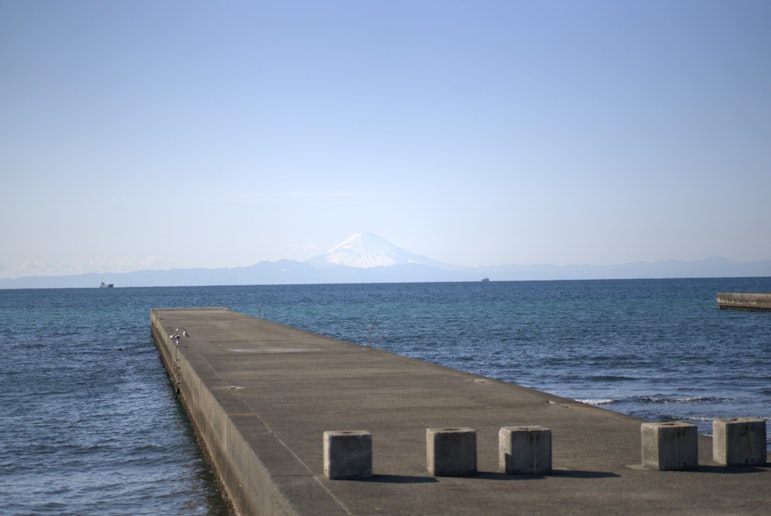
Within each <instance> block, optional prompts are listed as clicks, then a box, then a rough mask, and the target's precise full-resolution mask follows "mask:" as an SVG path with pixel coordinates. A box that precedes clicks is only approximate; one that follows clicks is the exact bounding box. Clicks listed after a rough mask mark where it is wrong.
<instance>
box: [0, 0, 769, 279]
mask: <svg viewBox="0 0 771 516" xmlns="http://www.w3.org/2000/svg"><path fill="white" fill-rule="evenodd" d="M0 180H1V183H0V277H16V276H22V275H38V274H57V275H58V274H70V273H79V272H123V271H129V270H136V269H143V268H170V267H226V266H242V265H251V264H254V263H256V262H258V261H262V260H276V259H280V258H289V259H298V260H299V259H306V258H309V257H311V256H314V255H317V254H320V253H321V252H324V251H326V250H327V249H329V248H331V247H333V246H334V245H336V244H337V243H339V242H340V241H342V240H343V239H345V238H346V237H348V236H350V235H351V234H352V233H356V232H371V233H374V234H376V235H379V236H381V237H383V238H385V239H387V240H389V241H391V242H393V243H395V244H397V245H399V246H401V247H403V248H405V249H407V250H409V251H411V252H414V253H417V254H422V255H425V256H429V257H431V258H433V259H436V260H439V261H443V262H447V263H453V264H457V265H469V266H475V265H495V264H523V265H524V264H536V263H552V264H558V265H565V264H615V263H625V262H630V261H640V260H642V261H655V260H663V259H683V260H696V259H701V258H705V257H709V256H716V255H719V256H724V257H726V258H732V259H735V260H742V261H753V260H766V259H771V2H769V1H767V0H758V1H750V0H724V1H709V0H693V1H689V0H665V1H657V0H644V1H623V2H619V1H616V0H607V1H592V0H582V1H572V0H570V1H549V0H544V1H535V0H529V1H516V0H503V1H487V0H475V1H452V0H436V1H422V0H404V1H401V0H389V1H362V0H356V1H334V0H329V1H313V2H311V1H291V0H289V1H287V0H283V1H276V2H261V1H258V0H250V1H243V2H241V1H222V2H220V1H217V2H214V1H210V2H199V1H189V0H180V1H158V0H131V1H117V0H116V1H101V0H92V1H79V0H68V1H66V2H64V1H58V0H55V1H44V0H35V1H30V0H0Z"/></svg>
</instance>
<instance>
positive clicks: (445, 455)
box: [426, 427, 477, 477]
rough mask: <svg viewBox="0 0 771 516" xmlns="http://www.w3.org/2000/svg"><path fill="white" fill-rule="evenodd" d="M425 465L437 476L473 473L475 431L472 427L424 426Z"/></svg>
mask: <svg viewBox="0 0 771 516" xmlns="http://www.w3.org/2000/svg"><path fill="white" fill-rule="evenodd" d="M426 467H427V469H428V472H429V473H431V474H432V475H435V476H438V477H454V476H462V475H475V474H476V472H477V433H476V431H475V430H474V429H473V428H466V427H461V428H426Z"/></svg>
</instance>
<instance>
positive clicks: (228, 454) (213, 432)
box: [150, 311, 297, 514]
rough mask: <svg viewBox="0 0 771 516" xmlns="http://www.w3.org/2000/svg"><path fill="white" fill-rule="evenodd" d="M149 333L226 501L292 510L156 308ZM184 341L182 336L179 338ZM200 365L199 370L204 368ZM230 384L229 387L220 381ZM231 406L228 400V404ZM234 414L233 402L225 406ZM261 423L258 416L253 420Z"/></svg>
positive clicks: (244, 509) (240, 510) (243, 510)
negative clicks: (173, 336)
mask: <svg viewBox="0 0 771 516" xmlns="http://www.w3.org/2000/svg"><path fill="white" fill-rule="evenodd" d="M150 319H151V328H152V333H153V338H154V340H155V343H156V345H157V346H158V349H159V350H160V353H161V357H162V359H163V362H164V364H165V366H166V369H167V371H168V372H169V377H170V379H171V380H172V382H174V383H175V389H176V390H177V394H178V397H179V400H180V402H181V403H182V405H183V406H184V408H185V411H186V412H187V414H188V417H189V419H190V422H191V423H192V425H193V427H194V431H195V433H196V436H197V438H198V441H199V445H200V446H201V448H202V449H203V452H204V454H205V455H206V457H207V459H208V460H209V462H210V463H211V465H212V466H213V469H214V470H215V472H216V474H217V477H218V483H219V485H220V489H221V490H222V491H223V493H224V494H225V497H226V501H227V502H228V503H229V504H230V505H231V506H232V508H233V510H234V511H235V512H236V513H237V514H296V513H297V512H296V511H295V510H294V509H293V508H292V506H291V504H290V503H289V501H288V500H287V499H286V498H285V497H284V496H283V495H282V493H281V492H280V490H279V489H277V482H276V481H275V479H272V478H271V475H270V473H269V471H268V469H267V468H266V467H265V465H264V464H263V463H262V462H261V461H260V459H259V458H258V457H257V456H256V454H255V452H254V450H253V449H252V447H251V446H250V444H249V443H247V441H246V440H245V439H244V437H243V436H242V435H241V433H240V432H239V431H238V429H237V428H236V427H235V425H234V420H235V419H234V416H233V415H232V414H229V413H228V412H227V411H226V410H225V409H224V408H223V405H222V404H221V400H217V399H216V397H215V396H214V394H212V391H211V390H210V389H209V388H208V387H207V386H206V384H205V383H204V380H203V379H202V378H201V377H200V376H199V375H198V374H197V373H196V368H195V367H194V364H191V360H194V359H195V357H194V356H192V357H191V360H188V359H187V358H186V355H188V354H186V353H180V352H178V350H177V349H175V348H176V347H177V344H176V343H175V342H174V341H173V339H172V338H171V336H170V332H171V331H173V330H174V329H173V328H172V329H169V328H164V325H163V322H162V321H161V320H160V318H159V317H158V314H157V313H156V312H155V311H152V312H151V318H150ZM179 345H180V346H184V345H185V344H184V340H180V344H179ZM202 365H203V366H204V367H203V368H199V370H205V369H206V368H205V364H202ZM221 387H222V388H223V389H229V386H226V385H223V386H221ZM231 405H232V404H231ZM229 408H231V409H235V410H232V411H231V412H234V413H236V414H237V413H238V410H237V407H232V406H231V407H229ZM255 423H257V425H256V426H257V427H258V428H259V421H256V422H255Z"/></svg>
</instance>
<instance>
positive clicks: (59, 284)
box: [0, 233, 771, 289]
mask: <svg viewBox="0 0 771 516" xmlns="http://www.w3.org/2000/svg"><path fill="white" fill-rule="evenodd" d="M766 276H771V260H766V261H759V262H737V261H733V260H728V259H726V258H719V257H713V258H706V259H704V260H696V261H681V260H671V261H662V262H635V263H626V264H620V265H608V266H600V265H567V266H558V265H499V266H489V267H459V266H454V265H449V264H444V263H441V262H438V261H436V260H432V259H430V258H427V257H425V256H420V255H416V254H413V253H410V252H409V251H406V250H404V249H402V248H400V247H398V246H396V245H394V244H392V243H390V242H388V241H386V240H384V239H382V238H380V237H378V236H376V235H372V234H370V233H357V234H355V235H353V236H351V237H349V238H347V239H346V240H344V241H343V242H341V243H340V244H338V245H337V246H335V247H333V248H332V249H330V250H329V251H328V252H327V253H324V254H322V255H320V256H316V257H314V258H312V259H310V260H308V261H305V262H299V261H294V260H278V261H263V262H259V263H256V264H254V265H251V266H248V267H233V268H221V269H170V270H141V271H134V272H123V273H89V274H79V275H73V276H39V277H38V276H27V277H22V278H14V279H0V289H8V288H81V287H83V288H88V287H94V288H97V287H99V285H100V284H101V283H102V282H107V283H114V284H115V286H116V288H117V287H143V286H199V285H270V284H273V285H284V284H309V283H394V282H432V281H480V280H481V279H483V278H489V279H490V280H492V281H518V280H560V279H631V278H710V277H766Z"/></svg>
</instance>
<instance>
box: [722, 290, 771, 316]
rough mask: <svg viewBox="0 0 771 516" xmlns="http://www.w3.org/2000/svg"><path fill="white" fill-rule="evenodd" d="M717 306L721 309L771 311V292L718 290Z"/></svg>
mask: <svg viewBox="0 0 771 516" xmlns="http://www.w3.org/2000/svg"><path fill="white" fill-rule="evenodd" d="M717 306H718V307H719V308H720V309H721V310H743V311H746V312H771V293H769V292H718V294H717Z"/></svg>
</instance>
